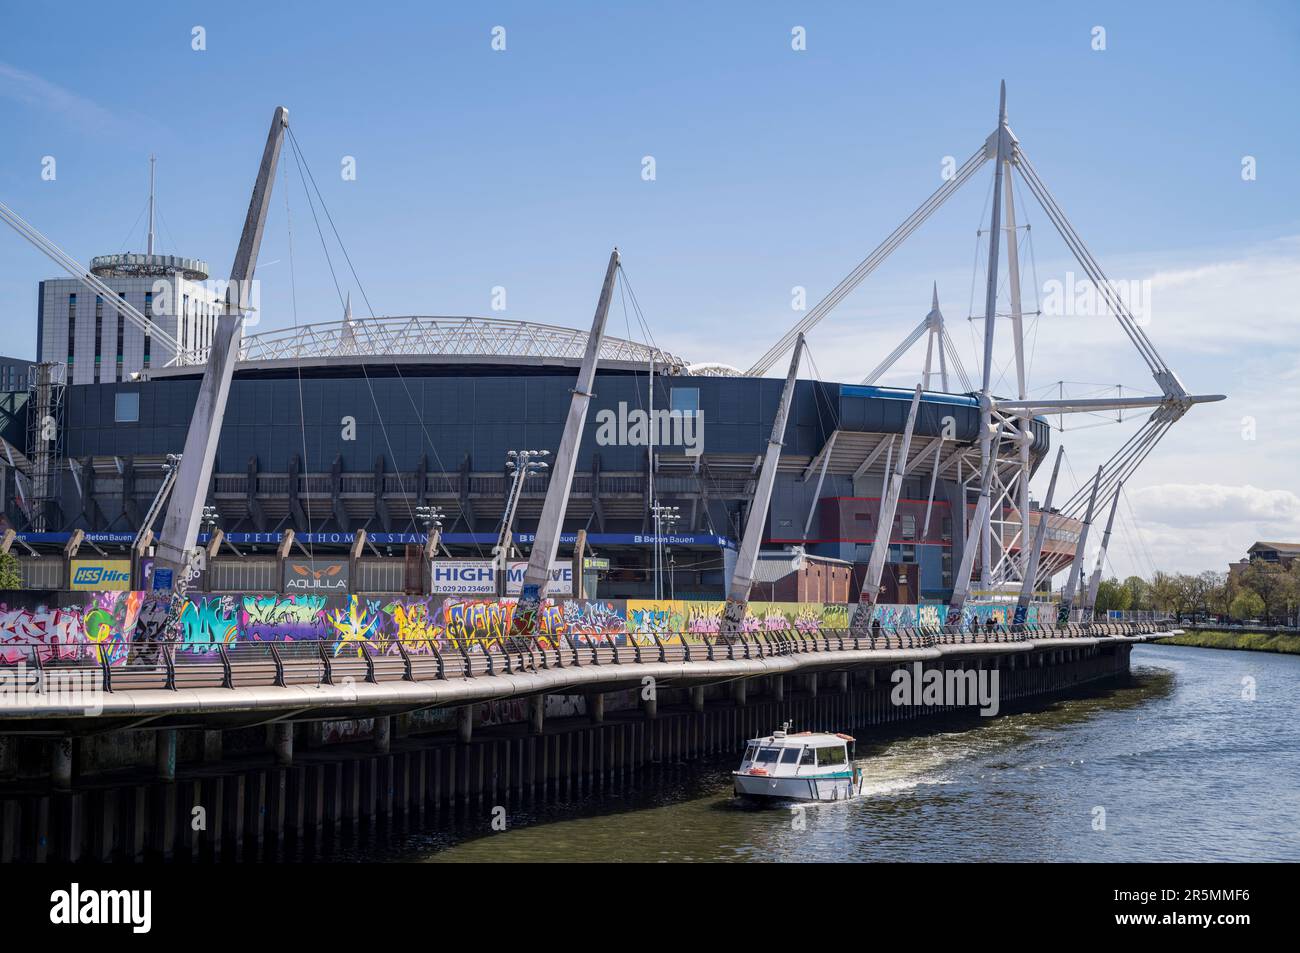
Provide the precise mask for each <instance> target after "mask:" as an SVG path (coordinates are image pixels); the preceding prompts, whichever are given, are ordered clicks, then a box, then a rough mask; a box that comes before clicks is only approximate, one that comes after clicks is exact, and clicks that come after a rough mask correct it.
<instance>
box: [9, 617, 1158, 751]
mask: <svg viewBox="0 0 1300 953" xmlns="http://www.w3.org/2000/svg"><path fill="white" fill-rule="evenodd" d="M1170 634H1172V630H1170V629H1169V627H1167V626H1164V625H1162V624H1160V623H1125V624H1120V623H1114V624H1111V623H1097V624H1075V623H1072V624H1070V625H1068V626H1064V627H1055V626H1038V625H1025V626H1019V627H1013V628H1006V627H996V628H994V627H987V628H986V627H978V628H974V629H967V630H962V629H942V630H934V631H928V630H923V629H915V628H900V629H897V630H890V631H881V632H877V633H872V634H870V635H863V636H856V637H855V635H854V634H853V633H852V632H851V631H848V630H832V631H827V630H823V631H820V632H816V633H807V634H804V633H799V632H797V631H788V630H787V631H771V632H767V631H756V632H749V633H744V634H742V635H740V636H738V637H733V638H730V639H728V638H724V637H722V636H719V635H714V634H698V633H690V634H654V635H643V636H637V637H635V639H636V641H634V640H633V639H632V638H629V639H627V643H628V644H613V643H612V642H611V641H610V640H607V639H602V638H599V637H595V638H593V637H589V636H577V637H574V638H569V637H568V636H559V637H555V636H549V635H542V636H537V637H532V638H527V639H525V638H518V637H514V638H505V639H499V640H492V641H475V642H473V643H467V642H460V643H458V642H456V641H455V640H435V639H392V640H390V641H389V642H387V643H386V644H384V645H382V646H380V647H379V648H378V650H376V649H374V648H372V647H371V646H370V645H369V644H367V645H366V646H362V647H356V648H351V647H348V646H344V647H343V651H338V648H337V647H331V646H330V645H329V644H328V643H324V642H315V641H285V642H265V643H256V642H251V643H250V642H241V643H239V644H237V645H232V646H226V645H222V644H217V645H214V646H212V647H211V649H210V650H208V651H205V652H201V653H196V652H194V651H193V649H194V646H188V647H187V649H188V650H187V651H177V647H176V646H175V645H172V644H161V645H154V646H150V647H148V648H147V649H145V648H140V649H139V651H138V654H137V656H136V657H134V658H132V659H131V660H129V662H128V664H126V665H117V666H110V665H109V664H107V662H105V661H103V660H101V659H99V658H98V657H97V655H96V649H95V646H94V645H93V644H88V645H84V646H77V647H76V648H77V649H78V652H77V657H75V658H71V659H69V658H66V657H65V658H60V659H58V660H49V659H46V660H42V659H41V654H42V653H41V652H37V651H33V652H31V653H29V654H28V657H27V658H26V659H25V660H20V662H19V663H18V664H16V665H8V666H0V733H5V732H16V733H21V734H31V733H38V734H51V735H60V734H67V733H69V732H72V733H77V732H79V731H85V730H88V728H89V727H90V726H88V725H86V724H84V722H85V721H88V720H89V721H93V722H94V726H93V730H95V731H105V730H111V729H113V728H139V727H145V726H146V725H147V726H148V727H150V728H163V727H168V728H172V727H205V726H209V727H215V726H217V725H219V724H225V725H230V724H232V723H238V722H242V721H247V722H250V723H252V722H253V721H256V722H265V721H267V720H277V719H280V718H295V719H301V718H310V717H329V718H348V717H364V716H367V715H374V714H397V713H401V712H405V711H413V710H418V709H421V708H430V707H452V706H461V705H470V704H475V703H480V702H486V701H493V700H500V699H505V698H510V697H526V696H534V695H539V694H560V693H566V692H586V693H591V692H602V691H617V690H620V689H624V688H629V687H635V686H638V685H645V684H648V683H649V682H654V683H655V684H656V685H657V686H658V687H663V688H689V687H695V686H700V685H707V684H713V683H718V682H722V681H732V680H737V679H750V678H757V677H764V676H779V675H784V674H796V673H798V674H803V673H816V672H819V671H831V670H839V671H846V670H850V669H862V668H878V667H883V666H890V665H898V664H901V663H906V662H912V661H926V662H929V661H939V660H947V659H953V660H958V659H975V660H983V661H980V662H979V664H980V665H984V664H993V665H996V666H998V667H1008V668H1014V667H1015V666H1016V664H1017V659H1020V660H1021V661H1020V664H1021V665H1022V666H1023V665H1029V664H1041V662H1036V661H1035V658H1034V657H1035V656H1039V655H1041V654H1043V653H1053V652H1061V651H1062V650H1075V649H1081V648H1094V647H1100V646H1108V645H1120V644H1130V643H1133V642H1140V641H1148V640H1151V639H1154V638H1159V637H1161V636H1166V635H1170ZM331 648H333V651H332V650H331ZM989 660H994V661H989ZM999 660H1000V661H999ZM1049 661H1051V659H1049ZM88 696H93V703H90V700H89V699H88ZM78 722H83V724H80V725H78V724H77V723H78ZM209 722H211V723H212V724H211V725H208V724H207V723H209ZM37 723H39V724H37Z"/></svg>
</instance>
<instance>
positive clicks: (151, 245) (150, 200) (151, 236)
mask: <svg viewBox="0 0 1300 953" xmlns="http://www.w3.org/2000/svg"><path fill="white" fill-rule="evenodd" d="M156 158H157V156H154V155H150V156H149V241H148V247H147V248H146V249H145V251H147V252H148V253H149V254H150V255H152V254H153V165H154V160H155V159H156Z"/></svg>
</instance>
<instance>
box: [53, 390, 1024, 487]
mask: <svg viewBox="0 0 1300 953" xmlns="http://www.w3.org/2000/svg"><path fill="white" fill-rule="evenodd" d="M782 384H783V381H782V380H781V379H780V378H776V377H772V378H762V379H759V378H720V377H672V378H662V377H661V378H658V379H657V382H656V388H655V400H654V404H655V406H656V407H659V408H666V407H669V406H670V401H671V392H672V388H674V387H693V388H698V390H699V406H700V409H701V412H702V414H703V421H704V427H703V434H704V446H705V450H706V451H707V452H709V453H715V454H751V453H752V454H759V453H762V452H763V449H764V447H765V446H766V441H767V437H768V435H769V433H770V431H771V426H772V418H773V416H774V415H775V413H776V408H777V404H778V403H779V401H780V397H781V387H782ZM572 386H573V377H572V376H571V375H570V374H568V373H550V372H542V371H538V372H529V373H511V372H510V371H509V370H508V369H501V370H500V372H499V373H495V374H485V373H481V372H480V373H476V374H473V375H464V374H461V375H451V374H441V373H438V372H437V371H436V370H420V371H415V370H405V371H404V372H403V374H402V376H400V377H398V376H396V375H393V374H391V373H389V374H383V375H381V374H379V373H377V372H376V370H375V369H373V368H372V369H371V371H370V376H369V378H367V377H364V376H355V375H354V376H343V375H341V374H333V375H331V376H329V377H313V376H304V377H303V379H302V380H301V381H299V380H298V379H297V378H296V376H293V375H290V376H280V377H267V376H263V377H258V378H237V379H236V380H235V381H234V382H232V384H231V392H230V401H229V405H228V407H227V411H226V417H225V420H224V422H223V425H222V431H221V444H220V446H219V448H218V451H217V461H218V467H219V469H221V470H223V471H227V472H230V471H242V470H243V469H244V468H245V466H247V463H248V459H249V457H256V458H257V460H258V465H259V467H260V468H261V469H262V470H267V471H282V470H284V469H286V468H287V466H288V461H289V459H290V458H291V457H292V456H294V455H295V454H296V455H299V456H301V457H303V458H304V460H305V469H306V470H309V471H322V470H328V469H329V467H330V465H331V464H332V463H333V461H334V459H335V457H338V456H342V458H343V465H344V469H346V470H354V471H369V470H371V469H372V468H373V467H374V463H375V458H376V457H380V456H382V457H383V458H384V459H385V462H386V465H387V468H388V469H389V470H413V469H415V467H416V466H418V464H419V460H420V457H421V456H426V457H427V458H428V464H429V467H430V469H433V470H448V471H451V470H455V469H456V468H457V467H458V466H459V465H460V461H461V459H462V458H463V457H464V456H465V455H466V454H469V455H470V456H471V457H472V459H473V462H474V468H475V469H477V470H494V469H496V468H498V467H500V466H501V465H502V464H503V463H504V461H505V455H506V452H507V451H508V450H511V449H524V448H527V449H550V450H554V449H555V447H556V446H557V445H558V444H559V440H560V432H561V429H562V426H563V420H564V414H565V411H566V408H567V406H568V401H569V399H570V395H571V388H572ZM121 391H137V392H138V393H139V394H140V420H139V422H138V423H117V422H115V421H114V419H113V417H114V413H113V408H114V400H115V396H116V394H117V393H119V392H121ZM197 393H198V380H197V379H196V378H176V379H162V380H154V381H145V382H125V383H121V384H93V385H83V386H75V387H69V388H68V391H67V397H66V401H67V403H66V411H67V413H66V427H67V447H66V452H67V454H68V455H69V456H73V457H84V456H88V455H99V456H108V455H120V456H134V455H137V454H162V453H168V452H173V453H175V452H179V451H180V450H181V449H182V448H183V446H184V443H185V431H186V427H187V425H188V421H189V416H190V413H191V411H192V410H193V407H194V401H195V398H196V395H197ZM620 404H624V405H625V406H626V409H628V410H638V409H640V410H644V409H647V408H648V407H649V395H648V393H647V387H646V375H645V374H630V373H606V374H598V375H597V378H596V385H595V396H594V398H593V400H592V404H591V413H590V415H589V417H588V421H587V427H586V430H585V432H584V437H583V443H582V448H581V451H580V455H579V460H578V469H579V470H587V469H589V468H590V465H591V454H592V453H593V452H594V451H599V453H600V455H601V463H602V467H603V469H605V470H606V471H610V470H637V469H641V468H642V467H643V466H644V462H645V455H646V454H645V448H644V447H643V446H597V444H596V430H597V426H596V414H597V413H599V412H600V411H601V410H612V411H615V412H617V411H618V408H619V405H620ZM948 414H951V415H952V416H953V417H954V418H955V420H956V426H957V437H958V439H959V440H970V439H974V438H975V436H976V434H977V432H978V410H977V409H976V408H974V407H968V406H961V405H951V404H935V405H930V404H928V403H927V404H925V405H923V411H922V414H921V418H920V420H919V422H918V425H917V433H918V434H920V435H931V436H932V435H937V434H938V433H939V432H940V431H941V429H942V426H943V422H942V418H943V417H944V416H947V415H948ZM906 416H907V401H906V400H895V399H881V398H871V397H854V396H846V395H843V394H841V392H840V385H838V384H823V383H821V382H818V381H809V380H801V381H799V383H798V385H797V387H796V388H795V397H794V404H793V407H792V408H791V415H790V420H789V424H788V426H787V431H786V439H785V452H786V453H788V454H793V455H802V456H812V455H813V454H815V453H817V451H818V450H819V449H820V448H821V446H822V444H823V443H824V442H825V440H826V438H827V437H828V436H829V434H830V433H831V431H832V430H834V429H836V428H837V427H840V428H843V429H848V430H867V431H883V432H891V431H900V430H901V429H902V428H903V424H904V422H905V420H906ZM349 418H350V420H349ZM352 424H355V428H353V427H352V426H351V425H352ZM353 429H354V431H355V439H351V440H349V439H345V431H347V432H348V433H352V432H353ZM1047 430H1048V428H1047V426H1046V424H1043V423H1042V422H1037V423H1036V424H1035V435H1036V438H1037V439H1036V449H1037V450H1040V451H1041V450H1044V449H1045V448H1046V446H1047V440H1048V433H1047Z"/></svg>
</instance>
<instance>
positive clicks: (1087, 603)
mask: <svg viewBox="0 0 1300 953" xmlns="http://www.w3.org/2000/svg"><path fill="white" fill-rule="evenodd" d="M1123 489H1124V484H1123V483H1121V484H1119V485H1118V486H1117V487H1115V499H1114V500H1112V501H1111V504H1110V515H1109V516H1108V517H1106V529H1105V530H1104V531H1103V532H1102V534H1101V550H1100V551H1099V552H1098V553H1097V568H1095V569H1094V570H1093V571H1092V579H1091V580H1089V582H1088V595H1087V597H1086V598H1085V599H1084V601H1083V606H1082V607H1081V608H1082V609H1083V616H1084V618H1083V621H1084V622H1091V621H1092V612H1093V609H1094V608H1096V605H1097V589H1098V588H1100V586H1101V572H1102V569H1103V568H1104V567H1105V565H1106V547H1108V546H1109V545H1110V531H1111V527H1113V526H1114V525H1115V511H1116V510H1117V509H1119V495H1120V492H1121V491H1123Z"/></svg>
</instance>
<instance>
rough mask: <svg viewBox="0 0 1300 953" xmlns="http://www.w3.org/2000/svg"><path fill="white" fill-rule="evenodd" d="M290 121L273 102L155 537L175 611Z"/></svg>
mask: <svg viewBox="0 0 1300 953" xmlns="http://www.w3.org/2000/svg"><path fill="white" fill-rule="evenodd" d="M288 125H289V110H287V109H285V108H284V107H283V106H278V107H276V110H275V115H274V116H273V117H272V119H271V130H270V132H268V133H267V136H266V147H265V148H264V149H263V151H262V164H261V166H259V167H258V170H257V181H256V182H255V183H254V184H253V195H252V198H251V199H250V200H249V203H248V214H247V215H246V216H245V218H244V230H243V232H242V233H241V234H240V237H239V247H238V248H237V249H236V250H235V261H234V264H233V265H232V266H231V269H230V284H229V285H228V286H227V288H226V307H225V312H224V313H223V314H222V315H220V317H219V318H218V319H217V329H216V333H215V334H213V336H212V349H211V353H210V354H209V356H208V366H207V368H206V369H205V370H204V372H203V380H202V382H201V383H200V384H199V393H198V399H197V400H196V402H195V404H194V413H193V415H192V416H191V417H190V427H189V430H188V431H187V433H186V435H185V452H184V453H183V454H182V455H181V463H180V471H179V473H178V474H177V477H176V487H175V489H174V490H173V492H172V498H171V504H170V505H169V506H168V508H167V516H166V517H165V518H164V520H163V525H162V532H161V534H160V535H159V537H158V548H157V552H156V555H155V557H154V566H155V567H156V568H164V569H171V570H172V571H173V572H174V573H175V574H176V575H175V577H174V578H177V580H178V585H177V588H176V589H175V590H173V604H174V608H175V609H176V611H177V612H179V606H178V605H176V596H178V595H181V594H183V585H181V584H179V580H180V573H181V572H182V571H183V570H184V569H185V568H186V567H187V566H188V563H189V559H190V553H191V552H192V551H193V549H194V543H195V541H196V539H197V538H198V532H199V520H200V519H201V518H202V516H203V501H204V500H205V499H206V498H207V494H208V487H209V486H210V485H211V483H212V465H213V462H214V461H215V459H216V455H217V439H218V437H219V436H220V434H221V421H222V419H223V418H224V417H225V414H226V398H227V397H228V396H229V395H230V379H231V376H232V375H233V374H234V371H235V362H236V361H237V360H238V359H239V345H240V341H241V340H242V338H243V324H244V311H245V310H247V308H248V303H247V301H246V300H245V294H246V293H247V289H248V285H249V282H250V281H251V280H252V278H253V273H254V271H255V270H256V268H257V255H258V251H259V250H260V249H261V247H262V231H263V229H264V228H265V227H266V215H267V211H268V210H269V208H270V205H271V187H272V186H273V185H274V184H275V169H276V165H277V163H278V162H279V159H280V147H281V146H282V145H283V144H284V130H285V129H286V128H287V127H288ZM169 613H170V610H169ZM170 623H171V616H170V614H169V624H170Z"/></svg>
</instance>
